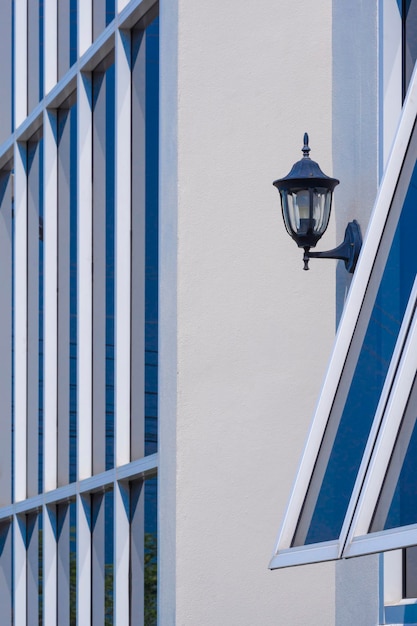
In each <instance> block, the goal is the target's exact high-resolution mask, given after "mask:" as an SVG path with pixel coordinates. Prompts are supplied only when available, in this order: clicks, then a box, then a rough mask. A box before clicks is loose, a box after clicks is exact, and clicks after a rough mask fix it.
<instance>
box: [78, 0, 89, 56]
mask: <svg viewBox="0 0 417 626" xmlns="http://www.w3.org/2000/svg"><path fill="white" fill-rule="evenodd" d="M92 3H93V0H78V5H77V16H78V57H81V56H82V55H83V54H84V52H85V51H86V50H87V49H88V48H89V47H90V46H91V43H92V41H93V39H92V37H93V4H92Z"/></svg>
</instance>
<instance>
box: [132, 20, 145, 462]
mask: <svg viewBox="0 0 417 626" xmlns="http://www.w3.org/2000/svg"><path fill="white" fill-rule="evenodd" d="M131 119H132V131H131V135H132V136H131V155H132V164H134V175H132V184H131V190H132V261H131V267H132V282H131V289H132V296H131V297H132V302H131V320H132V321H131V345H132V348H131V350H132V356H131V394H132V395H131V435H130V437H131V458H132V459H138V458H141V457H142V456H144V453H145V445H144V436H145V401H144V398H145V264H146V256H145V255H146V237H145V233H146V36H145V31H142V30H134V31H133V33H132V116H131ZM132 169H133V165H132Z"/></svg>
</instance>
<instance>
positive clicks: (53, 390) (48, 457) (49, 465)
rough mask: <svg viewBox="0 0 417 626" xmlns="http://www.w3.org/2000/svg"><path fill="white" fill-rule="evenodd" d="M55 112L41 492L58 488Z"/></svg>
mask: <svg viewBox="0 0 417 626" xmlns="http://www.w3.org/2000/svg"><path fill="white" fill-rule="evenodd" d="M56 131H57V128H56V113H55V112H45V114H44V177H43V181H44V229H43V236H44V244H43V245H44V328H45V331H44V388H45V394H44V490H45V491H50V490H51V489H55V488H56V486H57V332H58V330H57V291H58V281H57V259H58V246H57V146H56V140H55V137H56Z"/></svg>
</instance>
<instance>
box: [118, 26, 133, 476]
mask: <svg viewBox="0 0 417 626" xmlns="http://www.w3.org/2000/svg"><path fill="white" fill-rule="evenodd" d="M130 43H131V42H130V32H121V31H118V32H117V35H116V122H117V123H116V174H115V175H116V194H115V202H116V206H115V229H116V237H115V240H116V302H115V348H116V354H115V379H116V380H115V387H116V398H115V404H116V414H115V465H116V467H117V466H119V465H124V464H125V463H128V462H129V461H130V412H131V408H130V394H131V391H130V386H131V375H130V371H131V370H130V367H131V362H130V351H131V304H130V303H131V228H132V225H131V204H132V203H131V158H130V154H131V73H130V53H131V51H130V47H131V46H130Z"/></svg>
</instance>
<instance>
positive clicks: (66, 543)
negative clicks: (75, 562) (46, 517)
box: [56, 502, 70, 626]
mask: <svg viewBox="0 0 417 626" xmlns="http://www.w3.org/2000/svg"><path fill="white" fill-rule="evenodd" d="M56 508H57V587H58V592H57V617H56V620H57V621H56V623H57V624H59V626H69V623H70V511H69V504H68V503H66V502H65V503H62V504H58V505H57V507H56Z"/></svg>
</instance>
